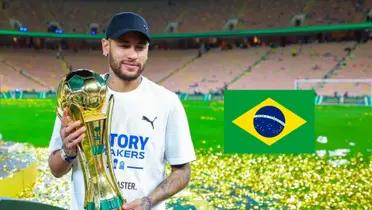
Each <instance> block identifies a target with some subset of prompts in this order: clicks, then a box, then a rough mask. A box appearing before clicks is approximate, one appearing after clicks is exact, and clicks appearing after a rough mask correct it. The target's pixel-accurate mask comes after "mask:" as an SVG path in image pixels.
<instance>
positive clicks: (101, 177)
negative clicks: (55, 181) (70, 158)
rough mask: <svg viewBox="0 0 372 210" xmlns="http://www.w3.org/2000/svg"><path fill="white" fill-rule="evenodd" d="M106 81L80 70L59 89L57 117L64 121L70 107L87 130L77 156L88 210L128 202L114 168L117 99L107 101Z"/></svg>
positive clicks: (73, 117)
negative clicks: (113, 122) (113, 126)
mask: <svg viewBox="0 0 372 210" xmlns="http://www.w3.org/2000/svg"><path fill="white" fill-rule="evenodd" d="M106 91H107V86H106V79H105V78H103V77H101V75H99V74H97V73H95V72H94V71H91V70H87V69H78V70H76V71H73V72H70V73H69V74H67V75H66V76H65V77H64V78H63V79H62V81H61V82H60V84H59V86H58V91H57V114H58V116H59V118H60V119H62V116H63V110H64V109H65V108H67V109H68V110H69V113H70V115H71V117H72V119H73V120H74V121H77V120H80V122H82V124H83V125H84V126H85V127H86V129H87V130H86V132H85V138H84V139H83V141H82V142H81V143H80V144H79V145H78V150H77V155H78V160H79V163H80V165H81V168H82V171H83V176H84V188H85V198H84V209H86V210H112V209H121V206H122V204H123V203H124V202H125V199H124V197H123V196H122V195H121V192H120V190H119V187H118V185H117V181H116V178H115V175H114V172H113V168H112V161H111V152H110V151H111V148H110V143H109V138H110V137H109V136H110V127H111V117H112V107H113V103H114V99H113V97H112V96H111V97H110V99H109V100H108V105H107V112H106V113H103V106H104V104H105V102H106Z"/></svg>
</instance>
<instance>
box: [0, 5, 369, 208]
mask: <svg viewBox="0 0 372 210" xmlns="http://www.w3.org/2000/svg"><path fill="white" fill-rule="evenodd" d="M0 6H1V8H0V29H1V30H0V34H1V36H0V139H3V141H0V197H1V196H2V197H4V198H5V197H9V196H10V197H12V198H16V199H19V200H31V201H35V202H38V203H44V204H51V205H53V206H60V207H63V208H66V207H67V206H68V203H69V196H70V195H69V185H68V179H69V178H68V176H66V177H64V178H62V179H56V178H53V177H52V176H51V174H50V172H49V171H48V168H47V156H48V153H47V149H46V146H47V145H48V142H49V138H50V135H51V131H52V125H53V121H54V119H55V89H56V85H57V84H58V81H59V80H60V79H61V77H62V76H63V75H64V74H66V73H68V72H69V71H70V70H73V69H77V68H90V69H93V70H95V71H98V72H100V73H103V72H105V71H106V70H107V65H106V62H105V60H104V59H105V58H104V57H103V56H101V52H100V41H99V40H100V38H102V33H104V28H105V25H106V23H107V21H108V19H109V18H110V16H111V15H112V14H114V13H116V12H121V11H134V12H137V13H139V14H141V15H143V16H144V17H145V18H146V19H147V20H148V21H149V24H150V27H151V28H150V30H151V31H152V33H153V37H154V41H153V43H152V44H151V49H150V52H149V53H150V55H149V61H148V64H147V66H146V69H145V73H144V74H145V76H147V77H149V78H150V79H152V80H154V81H156V82H158V83H160V84H162V85H164V86H165V87H167V88H169V89H171V90H173V91H175V92H177V93H178V94H179V96H180V98H181V99H182V100H183V104H184V106H185V109H186V112H187V115H188V118H189V123H190V128H191V132H192V137H193V142H194V146H195V148H196V150H197V155H198V160H197V161H196V162H195V163H194V164H193V166H192V167H193V177H192V180H191V183H190V186H189V187H188V188H187V189H186V190H184V191H183V192H182V193H180V194H179V195H176V196H175V197H174V198H172V199H171V200H170V201H169V202H168V207H169V208H174V209H195V208H197V209H250V208H263V209H267V208H337V209H339V208H371V202H370V201H371V200H372V197H371V195H372V182H371V178H372V177H371V174H372V168H371V164H372V162H371V151H372V139H371V136H372V131H371V129H370V126H371V125H372V109H371V104H372V99H371V96H372V95H371V93H372V91H371V90H372V53H371V49H372V45H371V41H370V39H371V28H372V23H371V19H372V12H371V8H372V1H370V0H364V1H363V0H342V1H336V0H326V1H316V0H306V1H305V0H297V1H294V0H281V1H271V0H267V1H254V0H248V1H243V0H233V1H224V0H214V1H212V0H203V1H197V0H190V1H181V0H154V1H149V0H139V1H134V0H127V1H118V0H107V1H103V0H78V1H72V0H67V1H61V0H59V1H49V0H30V1H21V0H13V1H10V0H2V1H0ZM294 88H295V89H310V88H312V89H314V90H315V91H316V93H317V97H316V98H315V99H314V102H315V103H316V104H317V106H316V110H315V136H316V139H314V141H316V142H317V153H316V154H312V155H310V154H308V155H296V156H293V155H224V154H223V120H224V119H223V91H224V90H225V89H294ZM24 143H26V144H24ZM5 200H6V199H4V200H1V199H0V207H1V206H2V205H8V207H9V208H10V205H11V204H9V203H7V204H5ZM12 202H13V203H15V202H16V201H12ZM28 205H31V204H29V203H28ZM35 205H36V204H35ZM38 205H39V204H38ZM39 209H40V207H39Z"/></svg>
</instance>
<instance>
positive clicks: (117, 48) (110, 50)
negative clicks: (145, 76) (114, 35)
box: [102, 32, 149, 81]
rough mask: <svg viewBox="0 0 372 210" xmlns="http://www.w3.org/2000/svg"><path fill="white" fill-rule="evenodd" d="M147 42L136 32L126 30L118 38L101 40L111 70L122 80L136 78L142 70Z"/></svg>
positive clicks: (146, 53) (145, 58) (147, 46)
mask: <svg viewBox="0 0 372 210" xmlns="http://www.w3.org/2000/svg"><path fill="white" fill-rule="evenodd" d="M148 48H149V44H148V42H147V40H146V39H145V38H144V37H143V35H141V34H140V33H138V32H128V33H126V34H124V35H123V36H121V37H120V38H119V39H115V40H112V39H109V40H103V41H102V49H103V54H104V55H107V56H108V60H109V64H110V67H111V70H112V71H113V72H114V74H115V75H116V76H117V77H119V78H120V79H122V80H125V81H132V80H135V79H137V78H138V77H139V76H140V75H141V73H142V72H143V70H144V66H145V63H146V61H147V55H148Z"/></svg>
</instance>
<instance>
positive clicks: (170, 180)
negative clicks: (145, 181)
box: [150, 163, 191, 205]
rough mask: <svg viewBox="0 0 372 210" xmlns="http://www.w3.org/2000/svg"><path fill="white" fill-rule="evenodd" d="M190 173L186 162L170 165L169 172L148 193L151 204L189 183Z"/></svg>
mask: <svg viewBox="0 0 372 210" xmlns="http://www.w3.org/2000/svg"><path fill="white" fill-rule="evenodd" d="M190 174H191V169H190V165H189V164H188V163H186V164H183V165H174V166H172V172H171V174H170V175H169V176H168V177H167V178H166V179H165V180H164V181H163V182H161V183H160V184H159V185H158V186H157V187H156V188H155V190H154V191H153V192H152V193H151V194H150V198H151V199H152V204H153V205H155V204H157V203H159V202H160V201H162V200H165V199H167V198H169V197H171V196H172V195H174V194H176V193H177V192H179V191H181V190H182V189H183V188H185V187H186V186H187V184H188V183H189V180H190Z"/></svg>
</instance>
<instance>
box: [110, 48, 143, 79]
mask: <svg viewBox="0 0 372 210" xmlns="http://www.w3.org/2000/svg"><path fill="white" fill-rule="evenodd" d="M109 64H110V67H111V70H112V71H113V72H114V74H115V75H116V76H117V77H119V78H120V79H121V80H124V81H133V80H136V79H137V78H138V77H139V76H140V75H141V74H142V72H143V70H144V66H140V67H139V69H138V71H137V72H136V73H135V74H134V75H130V74H126V73H125V72H123V71H121V62H120V61H118V60H115V58H114V57H113V56H112V54H111V53H109Z"/></svg>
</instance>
